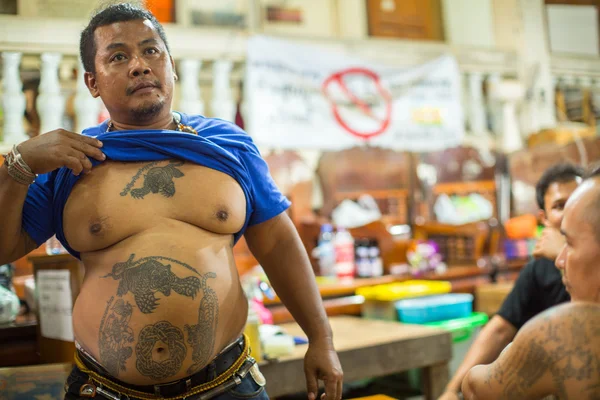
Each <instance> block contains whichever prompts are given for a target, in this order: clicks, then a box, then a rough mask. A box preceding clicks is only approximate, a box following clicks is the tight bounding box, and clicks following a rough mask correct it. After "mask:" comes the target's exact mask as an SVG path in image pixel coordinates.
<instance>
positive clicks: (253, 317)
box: [244, 302, 263, 362]
mask: <svg viewBox="0 0 600 400" xmlns="http://www.w3.org/2000/svg"><path fill="white" fill-rule="evenodd" d="M259 326H260V318H259V317H258V314H257V313H256V311H255V310H254V307H253V304H252V302H249V304H248V320H247V321H246V327H245V328H244V333H245V334H246V337H247V338H248V341H249V345H250V355H251V356H252V357H254V359H255V360H256V362H261V361H262V359H263V357H262V344H261V342H260V329H259Z"/></svg>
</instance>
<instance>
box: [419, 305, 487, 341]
mask: <svg viewBox="0 0 600 400" xmlns="http://www.w3.org/2000/svg"><path fill="white" fill-rule="evenodd" d="M488 319H489V318H488V316H487V314H485V313H481V312H475V313H473V314H471V315H470V316H468V317H464V318H456V319H448V320H445V321H439V322H429V323H427V324H423V325H427V326H433V327H436V328H441V329H444V330H446V331H448V332H450V333H451V334H452V341H453V342H454V343H458V342H462V341H464V340H468V339H469V338H470V337H471V335H473V332H474V331H475V329H477V328H480V327H482V326H483V325H485V324H486V323H487V322H488Z"/></svg>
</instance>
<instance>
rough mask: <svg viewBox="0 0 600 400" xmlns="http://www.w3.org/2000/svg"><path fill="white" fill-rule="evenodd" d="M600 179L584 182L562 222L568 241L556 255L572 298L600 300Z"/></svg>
mask: <svg viewBox="0 0 600 400" xmlns="http://www.w3.org/2000/svg"><path fill="white" fill-rule="evenodd" d="M599 194H600V180H598V179H588V180H586V181H585V182H583V183H582V184H581V185H580V186H579V187H578V188H577V190H576V191H575V192H574V193H573V195H572V196H571V197H570V198H569V200H568V201H567V204H566V207H565V212H564V216H563V220H562V224H561V232H562V233H563V235H564V236H565V239H566V244H565V246H564V247H563V249H562V251H561V252H560V254H559V255H558V258H557V259H556V266H557V267H558V269H559V270H560V271H561V272H562V274H563V283H564V284H565V286H566V288H567V291H568V292H569V293H570V294H571V298H572V299H573V300H577V301H593V302H600V241H599V240H598V237H597V235H596V231H595V229H594V226H593V224H596V223H598V221H599V220H598V218H597V217H596V216H595V214H596V213H597V212H598V211H597V209H598V206H597V205H596V204H595V202H597V201H598V196H599Z"/></svg>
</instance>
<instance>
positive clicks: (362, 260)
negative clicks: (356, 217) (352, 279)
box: [356, 239, 371, 278]
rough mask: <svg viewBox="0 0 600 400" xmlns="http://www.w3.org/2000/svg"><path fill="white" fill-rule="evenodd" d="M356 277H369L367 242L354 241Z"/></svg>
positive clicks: (369, 262)
mask: <svg viewBox="0 0 600 400" xmlns="http://www.w3.org/2000/svg"><path fill="white" fill-rule="evenodd" d="M356 276H358V277H359V278H369V277H371V260H370V259H369V242H368V241H367V240H365V239H362V240H357V241H356Z"/></svg>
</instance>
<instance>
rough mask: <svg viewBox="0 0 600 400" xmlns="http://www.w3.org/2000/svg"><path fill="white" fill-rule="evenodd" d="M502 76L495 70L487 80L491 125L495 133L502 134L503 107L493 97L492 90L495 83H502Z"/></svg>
mask: <svg viewBox="0 0 600 400" xmlns="http://www.w3.org/2000/svg"><path fill="white" fill-rule="evenodd" d="M501 80H502V78H501V76H500V74H499V73H497V72H493V73H491V74H490V75H489V76H488V77H487V79H486V82H485V85H486V89H487V107H488V118H489V120H490V122H491V123H490V126H491V130H492V132H494V135H496V136H500V135H501V134H502V132H501V130H502V108H501V107H500V105H499V104H498V102H497V101H494V99H492V96H491V95H490V92H491V90H492V87H493V86H494V85H498V84H500V82H501Z"/></svg>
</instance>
